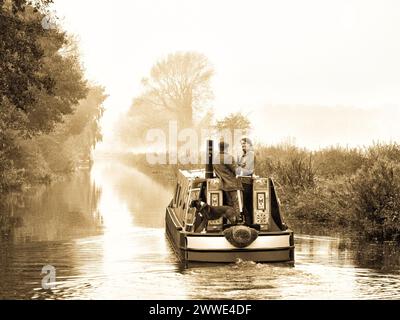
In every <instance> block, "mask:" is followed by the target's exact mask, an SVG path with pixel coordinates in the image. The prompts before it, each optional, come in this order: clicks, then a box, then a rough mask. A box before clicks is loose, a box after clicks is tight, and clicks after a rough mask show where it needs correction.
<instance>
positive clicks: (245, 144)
mask: <svg viewBox="0 0 400 320" xmlns="http://www.w3.org/2000/svg"><path fill="white" fill-rule="evenodd" d="M240 143H241V145H242V151H243V154H242V156H241V157H240V158H239V159H238V167H237V169H236V174H237V175H238V176H240V177H241V178H240V180H241V181H242V184H243V205H244V209H245V210H244V213H245V219H246V223H247V224H251V223H252V219H253V217H252V212H253V180H252V175H253V173H254V164H255V157H254V150H253V143H252V141H251V140H250V139H249V138H247V137H243V138H242V139H240Z"/></svg>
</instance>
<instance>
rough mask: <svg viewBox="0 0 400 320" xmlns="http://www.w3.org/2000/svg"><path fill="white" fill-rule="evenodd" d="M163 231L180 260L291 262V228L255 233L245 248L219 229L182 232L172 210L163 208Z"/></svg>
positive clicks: (292, 246) (292, 255)
mask: <svg viewBox="0 0 400 320" xmlns="http://www.w3.org/2000/svg"><path fill="white" fill-rule="evenodd" d="M165 222H166V233H167V236H168V238H169V240H170V242H171V244H172V246H173V248H174V250H175V252H176V254H177V255H178V257H179V259H180V260H181V261H185V262H218V263H221V262H227V263H229V262H236V261H238V260H239V259H240V260H244V261H255V262H288V263H294V240H293V232H292V231H291V230H286V231H281V232H259V234H258V237H257V239H256V240H255V241H254V242H253V243H252V244H250V245H249V246H247V247H245V248H236V247H234V246H233V245H231V244H230V243H229V242H228V241H227V240H226V238H225V236H224V234H223V233H222V232H215V233H192V232H185V231H184V230H183V229H182V226H181V225H180V223H179V221H177V219H176V216H175V214H174V212H173V209H172V208H170V207H168V208H167V210H166V221H165Z"/></svg>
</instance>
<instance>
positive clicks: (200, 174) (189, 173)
mask: <svg viewBox="0 0 400 320" xmlns="http://www.w3.org/2000/svg"><path fill="white" fill-rule="evenodd" d="M179 172H180V173H181V174H182V175H183V176H184V177H185V178H187V179H205V176H206V170H205V169H193V170H182V169H179Z"/></svg>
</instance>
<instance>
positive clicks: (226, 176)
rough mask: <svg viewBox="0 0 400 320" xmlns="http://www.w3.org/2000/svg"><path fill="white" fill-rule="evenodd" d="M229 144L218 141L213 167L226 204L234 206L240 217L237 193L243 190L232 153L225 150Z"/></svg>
mask: <svg viewBox="0 0 400 320" xmlns="http://www.w3.org/2000/svg"><path fill="white" fill-rule="evenodd" d="M228 147H229V144H228V143H226V142H224V141H221V142H220V143H219V154H218V156H217V159H215V160H214V163H213V169H214V172H215V174H216V175H217V176H218V178H220V180H221V189H222V190H223V191H224V193H225V196H226V202H227V203H226V205H228V206H231V207H233V208H234V210H235V213H236V216H237V217H238V218H241V217H240V216H241V215H240V213H241V208H240V203H239V201H240V199H239V197H238V193H239V192H241V191H243V186H242V183H241V181H240V180H239V179H238V178H236V170H237V168H238V166H237V164H236V163H235V160H234V158H233V156H232V155H230V154H229V153H228V152H227V149H228Z"/></svg>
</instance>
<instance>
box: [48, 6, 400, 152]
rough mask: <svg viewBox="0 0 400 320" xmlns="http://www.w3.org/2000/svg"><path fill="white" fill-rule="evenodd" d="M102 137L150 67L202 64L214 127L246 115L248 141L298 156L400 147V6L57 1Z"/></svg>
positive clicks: (130, 99)
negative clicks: (99, 90) (102, 100)
mask: <svg viewBox="0 0 400 320" xmlns="http://www.w3.org/2000/svg"><path fill="white" fill-rule="evenodd" d="M55 2H56V4H55V6H54V9H55V11H56V12H57V14H58V16H59V17H60V18H61V22H62V24H63V26H64V28H66V29H67V30H68V31H70V32H71V33H74V34H76V35H77V36H78V38H79V43H80V47H81V52H82V58H83V63H84V66H85V68H86V74H87V77H88V78H89V79H91V80H95V81H97V82H98V83H100V84H102V85H104V86H105V87H106V90H107V92H108V93H109V94H110V98H109V99H108V100H107V102H106V108H107V112H106V113H105V118H104V133H105V136H106V140H105V142H106V143H108V142H110V141H111V140H112V135H111V131H110V128H111V127H112V124H113V121H114V120H115V119H116V117H117V116H118V114H119V113H120V112H123V111H124V110H126V109H127V108H128V107H129V106H130V104H131V101H132V98H133V97H135V96H137V95H138V94H139V93H140V79H141V78H142V77H143V76H146V75H147V74H148V72H149V70H150V68H151V66H152V64H153V63H154V62H155V61H157V59H159V58H162V57H163V56H165V55H167V54H168V53H171V52H175V51H198V52H201V53H204V54H205V55H206V56H207V57H208V58H209V59H210V61H211V63H212V64H213V66H214V68H215V71H216V74H215V77H214V79H213V89H214V92H215V100H214V101H213V103H212V106H213V107H214V108H215V110H216V116H217V117H219V118H220V117H223V116H224V115H227V114H228V113H230V112H232V111H243V112H244V113H246V114H248V115H249V117H250V119H251V120H252V122H253V125H254V136H255V138H256V140H259V141H265V142H279V141H280V140H281V139H283V138H285V137H288V136H295V137H296V142H297V143H298V144H299V145H302V146H308V147H310V148H317V147H320V146H325V145H328V144H338V143H340V144H343V145H360V144H368V143H370V142H372V141H373V140H375V141H376V140H386V141H388V140H390V139H397V140H400V130H398V129H397V122H398V119H400V112H399V108H400V58H399V57H400V41H399V39H400V2H399V1H396V0H393V1H389V0H380V1H378V0H376V1H367V0H362V1H352V0H335V1H321V0H302V1H298V0H287V1H285V0H280V1H266V0H260V1H249V0H246V1H232V0H229V1H228V0H218V1H216V0H201V1H200V0H196V1H194V0H191V1H188V0H141V1H134V0H114V1H105V0H83V1H82V0H80V1H79V0H55Z"/></svg>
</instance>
